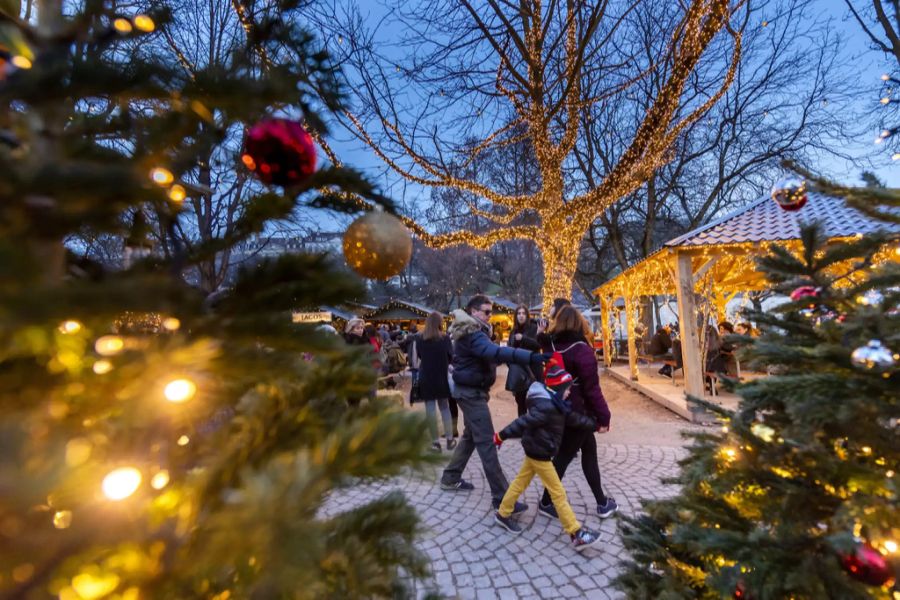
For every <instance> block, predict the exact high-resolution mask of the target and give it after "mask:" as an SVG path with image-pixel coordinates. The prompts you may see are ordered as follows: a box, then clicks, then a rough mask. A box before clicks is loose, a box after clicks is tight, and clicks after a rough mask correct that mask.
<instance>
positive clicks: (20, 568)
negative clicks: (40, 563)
mask: <svg viewBox="0 0 900 600" xmlns="http://www.w3.org/2000/svg"><path fill="white" fill-rule="evenodd" d="M32 575H34V565H32V564H31V563H24V564H21V565H17V566H16V567H15V568H14V569H13V570H12V578H13V581H16V582H18V583H23V582H25V581H28V580H29V579H31V576H32Z"/></svg>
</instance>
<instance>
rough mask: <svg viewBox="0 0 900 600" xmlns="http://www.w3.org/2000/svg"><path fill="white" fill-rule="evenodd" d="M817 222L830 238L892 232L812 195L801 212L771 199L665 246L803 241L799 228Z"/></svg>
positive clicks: (837, 202) (832, 201)
mask: <svg viewBox="0 0 900 600" xmlns="http://www.w3.org/2000/svg"><path fill="white" fill-rule="evenodd" d="M812 221H818V222H820V223H822V224H823V225H824V227H825V234H826V235H827V236H828V237H849V236H852V235H855V234H857V233H861V234H863V235H865V234H867V233H872V232H874V231H876V230H877V229H892V228H896V227H897V226H896V225H895V226H893V227H892V226H891V225H890V224H888V223H883V222H880V221H875V220H874V219H872V218H871V217H869V216H867V215H865V214H863V213H861V212H859V211H858V210H856V209H855V208H853V207H851V206H850V205H848V204H847V203H846V202H844V200H843V199H841V198H838V197H835V196H826V195H824V194H820V193H818V192H810V193H809V200H808V201H807V203H806V205H805V206H804V207H803V208H801V209H800V210H797V211H793V212H789V211H786V210H782V209H781V208H780V207H779V206H778V205H777V204H776V203H775V202H774V201H773V200H772V199H771V198H770V197H769V196H763V197H762V198H760V199H759V200H757V201H755V202H753V203H752V204H749V205H748V206H745V207H743V208H741V209H739V210H737V211H735V212H733V213H731V214H729V215H726V216H724V217H722V218H721V219H717V220H715V221H713V222H711V223H709V224H707V225H704V226H702V227H698V228H697V229H694V230H693V231H689V232H687V233H686V234H684V235H682V236H680V237H677V238H675V239H674V240H669V241H668V242H666V243H665V246H668V247H670V248H674V247H676V246H681V247H684V246H713V245H720V244H741V243H744V242H773V241H783V240H796V239H799V238H800V224H801V223H808V222H812Z"/></svg>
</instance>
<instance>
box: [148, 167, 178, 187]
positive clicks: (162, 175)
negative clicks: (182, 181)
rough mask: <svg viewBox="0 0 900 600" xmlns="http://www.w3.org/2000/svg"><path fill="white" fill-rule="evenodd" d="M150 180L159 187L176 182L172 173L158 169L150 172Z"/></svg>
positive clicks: (161, 168)
mask: <svg viewBox="0 0 900 600" xmlns="http://www.w3.org/2000/svg"><path fill="white" fill-rule="evenodd" d="M150 179H152V180H153V182H154V183H156V184H158V185H169V184H170V183H172V182H173V181H175V176H174V175H172V171H170V170H168V169H164V168H163V167H156V168H155V169H151V170H150Z"/></svg>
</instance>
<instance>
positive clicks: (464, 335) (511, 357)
mask: <svg viewBox="0 0 900 600" xmlns="http://www.w3.org/2000/svg"><path fill="white" fill-rule="evenodd" d="M492 306H493V304H492V302H491V299H490V298H488V297H487V296H483V295H480V294H479V295H476V296H473V297H472V298H471V299H470V300H469V302H468V304H467V305H466V310H455V311H453V324H452V325H451V326H450V337H451V339H452V340H453V383H454V386H455V388H456V390H455V392H456V393H455V397H456V401H457V403H458V404H459V408H460V409H461V410H462V413H463V434H462V437H461V438H460V439H459V443H458V444H457V446H456V450H455V451H454V453H453V458H451V459H450V463H449V464H448V465H447V468H445V469H444V472H443V475H442V476H441V489H442V490H447V491H469V490H473V489H475V486H473V485H472V484H471V483H469V482H468V481H466V480H465V479H463V478H462V473H463V470H464V469H465V468H466V464H468V462H469V458H470V457H471V456H472V452H474V451H476V450H477V451H478V456H479V458H481V467H482V469H484V475H485V479H487V481H488V485H489V486H490V488H491V497H492V498H493V505H494V508H495V509H496V508H499V506H500V501H501V500H502V499H503V494H505V493H506V489H507V488H508V487H509V482H508V481H507V480H506V476H505V475H504V474H503V469H502V468H501V467H500V460H499V458H498V457H497V448H496V447H494V424H493V422H492V421H491V411H490V410H489V409H488V398H489V391H490V389H491V386H492V385H493V384H494V381H496V379H497V363H507V364H510V363H515V364H519V365H522V366H524V367H530V368H531V369H532V371H534V372H536V373H537V374H538V375H540V374H541V370H542V367H543V364H544V363H545V362H546V361H547V359H548V358H549V356H545V355H543V354H541V353H535V352H528V351H527V350H521V349H519V348H507V347H500V346H497V345H496V344H494V343H493V342H491V338H490V335H491V326H490V324H489V323H488V321H489V320H490V317H491V312H492V310H493V309H492ZM527 508H528V506H527V505H526V504H524V503H522V502H517V503H516V504H515V509H514V511H513V512H515V513H519V512H522V511H525V510H527Z"/></svg>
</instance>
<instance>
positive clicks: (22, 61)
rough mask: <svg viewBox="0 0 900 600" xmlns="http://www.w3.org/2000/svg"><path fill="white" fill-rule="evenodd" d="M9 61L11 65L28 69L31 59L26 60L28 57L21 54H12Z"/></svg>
mask: <svg viewBox="0 0 900 600" xmlns="http://www.w3.org/2000/svg"><path fill="white" fill-rule="evenodd" d="M9 62H11V63H12V64H13V65H15V66H16V67H18V68H20V69H30V68H31V61H30V60H28V58H26V57H24V56H22V55H21V54H20V55H18V56H13V57H12V60H10V61H9Z"/></svg>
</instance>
